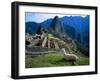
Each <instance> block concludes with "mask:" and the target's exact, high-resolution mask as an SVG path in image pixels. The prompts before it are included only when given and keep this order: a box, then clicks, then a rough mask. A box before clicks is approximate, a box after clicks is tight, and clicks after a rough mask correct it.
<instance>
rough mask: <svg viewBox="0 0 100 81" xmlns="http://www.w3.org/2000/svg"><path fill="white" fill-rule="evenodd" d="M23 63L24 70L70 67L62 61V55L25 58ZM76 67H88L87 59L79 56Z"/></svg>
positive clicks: (69, 64)
mask: <svg viewBox="0 0 100 81" xmlns="http://www.w3.org/2000/svg"><path fill="white" fill-rule="evenodd" d="M25 61H26V62H25V63H26V64H25V65H26V68H36V67H55V66H72V65H71V63H69V62H67V61H66V60H65V59H64V56H63V54H58V53H57V54H47V55H39V56H26V58H25ZM77 65H89V58H88V57H85V56H81V55H80V56H79V60H78V61H77V62H76V65H75V66H77Z"/></svg>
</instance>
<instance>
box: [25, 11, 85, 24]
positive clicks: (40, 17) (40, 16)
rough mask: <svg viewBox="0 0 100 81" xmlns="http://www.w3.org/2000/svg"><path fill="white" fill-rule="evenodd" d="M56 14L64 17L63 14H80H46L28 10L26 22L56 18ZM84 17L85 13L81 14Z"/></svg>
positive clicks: (38, 21)
mask: <svg viewBox="0 0 100 81" xmlns="http://www.w3.org/2000/svg"><path fill="white" fill-rule="evenodd" d="M55 16H58V17H63V16H79V15H63V14H47V13H46V14H45V13H34V12H26V13H25V22H32V21H34V22H37V23H41V22H43V21H45V20H47V19H50V18H54V17H55ZM81 16H82V17H86V16H85V15H81Z"/></svg>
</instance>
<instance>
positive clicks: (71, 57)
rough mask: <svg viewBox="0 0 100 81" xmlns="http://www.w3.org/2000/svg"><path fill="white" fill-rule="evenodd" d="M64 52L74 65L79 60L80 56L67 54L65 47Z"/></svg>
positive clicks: (65, 56)
mask: <svg viewBox="0 0 100 81" xmlns="http://www.w3.org/2000/svg"><path fill="white" fill-rule="evenodd" d="M62 52H63V54H64V58H65V59H66V60H67V61H68V62H71V63H72V65H75V62H76V61H77V60H78V56H76V55H75V54H67V53H66V50H65V48H62Z"/></svg>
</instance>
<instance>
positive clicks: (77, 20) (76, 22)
mask: <svg viewBox="0 0 100 81" xmlns="http://www.w3.org/2000/svg"><path fill="white" fill-rule="evenodd" d="M25 24H26V33H30V34H35V33H36V32H37V30H38V28H39V27H40V25H41V27H42V28H44V29H46V30H49V31H51V32H55V33H57V34H58V35H68V36H69V37H71V38H72V39H74V40H76V41H78V42H79V43H81V44H82V45H84V46H85V47H88V46H89V16H86V17H84V18H83V17H81V16H70V17H68V16H64V17H62V18H59V17H58V16H55V17H54V18H53V19H47V20H45V21H44V22H42V23H36V22H26V23H25Z"/></svg>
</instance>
